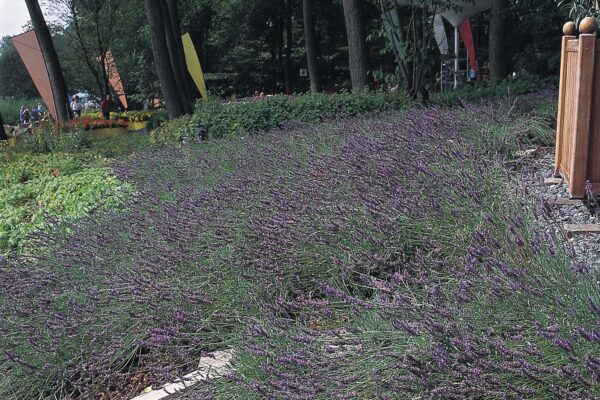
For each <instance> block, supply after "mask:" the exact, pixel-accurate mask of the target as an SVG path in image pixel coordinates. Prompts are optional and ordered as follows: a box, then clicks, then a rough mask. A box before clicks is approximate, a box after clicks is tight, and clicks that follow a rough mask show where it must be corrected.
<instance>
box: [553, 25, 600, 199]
mask: <svg viewBox="0 0 600 400" xmlns="http://www.w3.org/2000/svg"><path fill="white" fill-rule="evenodd" d="M588 25H589V24H588ZM580 30H581V31H582V33H581V34H580V35H579V37H576V36H575V29H574V25H573V24H567V25H565V29H564V32H565V36H563V38H562V55H561V66H560V84H559V96H558V114H557V128H556V160H555V169H556V171H557V173H559V174H560V175H561V176H562V177H563V179H564V180H565V181H566V182H567V184H568V185H569V194H570V196H571V197H572V198H582V197H584V196H585V185H586V182H587V181H589V182H590V183H591V184H592V187H593V188H594V191H595V192H596V193H600V41H599V40H597V38H596V34H595V31H596V25H595V24H593V26H591V27H590V26H587V27H586V29H585V31H584V29H583V23H582V25H581V26H580ZM591 32H594V33H591Z"/></svg>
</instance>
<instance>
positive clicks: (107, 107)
mask: <svg viewBox="0 0 600 400" xmlns="http://www.w3.org/2000/svg"><path fill="white" fill-rule="evenodd" d="M111 110H112V105H111V101H110V95H109V94H107V95H106V97H105V98H104V99H103V100H102V102H101V103H100V111H102V117H104V119H106V120H108V119H110V112H111Z"/></svg>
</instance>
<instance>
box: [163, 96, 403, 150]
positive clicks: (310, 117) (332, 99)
mask: <svg viewBox="0 0 600 400" xmlns="http://www.w3.org/2000/svg"><path fill="white" fill-rule="evenodd" d="M410 104H411V100H410V99H409V98H408V97H407V96H406V95H405V94H404V93H398V92H396V93H390V92H383V91H372V92H352V93H339V94H320V93H319V94H307V95H302V96H298V97H288V96H272V97H268V98H266V99H260V100H259V99H257V100H247V101H241V102H232V103H222V102H219V101H209V102H199V103H198V104H197V106H196V110H195V112H194V113H193V114H192V115H187V116H184V117H182V118H178V119H177V120H174V121H170V122H168V123H166V124H163V125H162V126H161V127H160V128H158V129H156V130H154V131H152V141H153V142H155V143H167V142H187V141H193V140H196V139H202V138H205V137H209V138H222V137H235V136H240V135H243V134H247V133H255V132H259V131H266V130H269V129H272V128H275V127H280V126H283V125H285V124H287V123H290V122H320V121H323V120H325V119H330V118H335V117H346V116H354V115H358V114H363V113H368V112H376V111H385V110H402V109H406V108H407V107H408V106H409V105H410Z"/></svg>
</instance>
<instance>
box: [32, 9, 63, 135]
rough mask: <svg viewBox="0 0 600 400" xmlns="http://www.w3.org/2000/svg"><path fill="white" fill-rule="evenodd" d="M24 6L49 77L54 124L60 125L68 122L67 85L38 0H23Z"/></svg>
mask: <svg viewBox="0 0 600 400" xmlns="http://www.w3.org/2000/svg"><path fill="white" fill-rule="evenodd" d="M25 4H26V5H27V10H28V11H29V16H30V17H31V23H32V25H33V28H34V29H35V32H36V35H37V38H38V41H39V43H40V49H41V50H42V54H43V55H44V61H45V63H46V69H47V70H48V75H49V77H50V86H51V87H52V93H53V94H54V103H55V104H56V118H57V121H56V122H58V123H59V124H62V123H65V122H67V121H68V120H69V100H68V99H69V97H68V92H67V83H66V82H65V78H64V76H63V72H62V68H61V67H60V61H59V60H58V55H57V54H56V49H55V48H54V44H53V43H52V37H51V36H50V30H49V29H48V25H47V24H46V20H45V19H44V14H43V13H42V9H41V8H40V4H39V2H38V0H25Z"/></svg>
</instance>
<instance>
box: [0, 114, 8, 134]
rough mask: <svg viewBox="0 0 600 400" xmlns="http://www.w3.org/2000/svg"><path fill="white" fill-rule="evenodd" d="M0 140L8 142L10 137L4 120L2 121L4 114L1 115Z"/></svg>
mask: <svg viewBox="0 0 600 400" xmlns="http://www.w3.org/2000/svg"><path fill="white" fill-rule="evenodd" d="M0 140H8V136H7V135H6V131H5V130H4V120H3V119H2V114H0Z"/></svg>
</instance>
